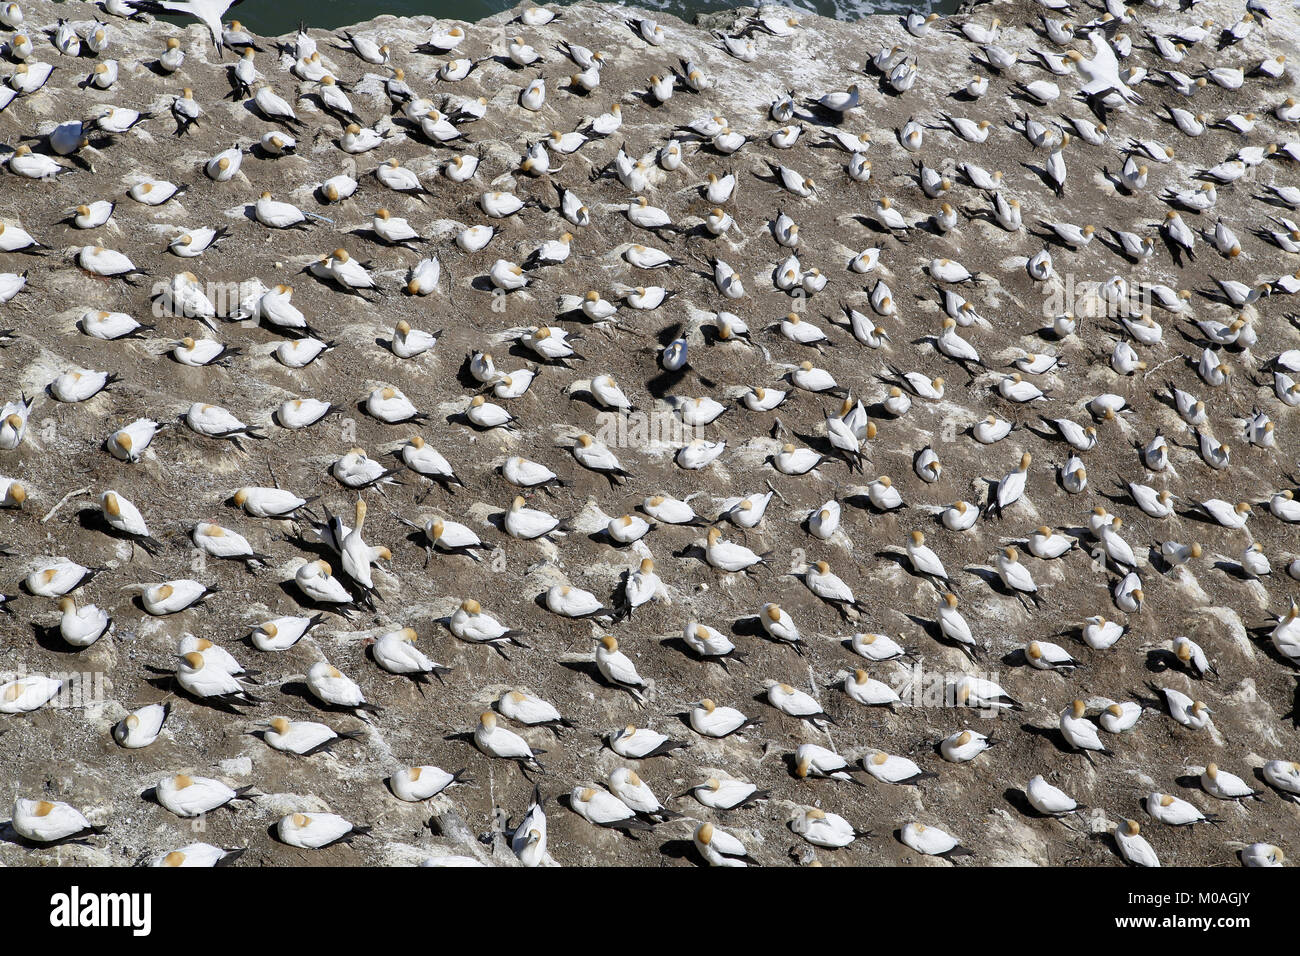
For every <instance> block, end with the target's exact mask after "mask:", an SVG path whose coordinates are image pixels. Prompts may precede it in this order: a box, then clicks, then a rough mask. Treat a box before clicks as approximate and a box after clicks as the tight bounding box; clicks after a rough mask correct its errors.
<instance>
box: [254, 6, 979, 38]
mask: <svg viewBox="0 0 1300 956" xmlns="http://www.w3.org/2000/svg"><path fill="white" fill-rule="evenodd" d="M634 2H635V5H636V6H639V7H643V8H645V9H650V10H662V11H664V12H665V13H671V14H673V15H675V16H678V17H681V18H682V19H684V20H687V21H689V20H691V19H692V18H694V17H695V16H696V15H697V14H699V13H709V12H713V11H717V10H728V9H731V8H733V7H736V6H739V5H743V4H744V3H745V2H746V0H634ZM748 2H749V5H757V3H758V2H759V0H748ZM517 3H518V0H380V2H377V3H366V2H358V0H275V2H273V0H245V2H244V3H242V4H240V5H239V6H238V7H236V8H234V10H233V11H232V14H233V15H234V16H237V17H238V18H239V20H240V21H241V22H242V23H243V24H244V25H245V26H247V27H248V28H249V29H250V30H253V31H255V32H257V33H261V34H264V35H267V36H278V35H279V34H282V33H288V32H290V31H292V30H294V29H295V28H296V27H297V26H298V24H299V22H305V23H306V24H307V25H308V26H313V27H321V28H324V29H328V30H333V29H337V28H338V27H344V26H347V25H348V24H351V23H358V22H360V21H362V20H368V19H370V18H371V17H375V16H378V15H379V14H381V13H391V14H393V15H395V16H432V17H446V18H448V19H455V20H468V21H473V20H481V19H482V18H484V17H488V16H491V15H492V14H494V13H499V12H501V11H502V10H508V9H511V8H512V7H514V6H516V5H517ZM786 5H787V6H790V7H793V8H794V9H795V10H805V11H810V12H815V13H820V14H822V15H823V16H827V17H835V18H837V19H841V20H854V19H858V18H860V17H862V16H865V15H867V14H870V13H891V12H892V13H897V12H900V11H903V10H921V11H923V12H928V11H929V10H931V9H934V10H937V11H939V12H940V13H946V12H951V11H952V10H953V9H955V8H956V6H957V0H795V2H789V3H787V4H786Z"/></svg>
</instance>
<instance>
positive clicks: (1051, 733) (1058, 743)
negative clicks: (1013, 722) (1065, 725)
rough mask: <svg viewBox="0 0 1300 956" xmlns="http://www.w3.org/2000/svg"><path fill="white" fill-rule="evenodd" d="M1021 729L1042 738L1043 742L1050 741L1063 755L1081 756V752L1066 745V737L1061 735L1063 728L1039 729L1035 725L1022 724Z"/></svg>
mask: <svg viewBox="0 0 1300 956" xmlns="http://www.w3.org/2000/svg"><path fill="white" fill-rule="evenodd" d="M1020 729H1021V730H1023V731H1024V732H1025V733H1027V734H1031V735H1032V736H1035V737H1041V738H1042V739H1043V740H1046V741H1048V742H1049V743H1051V745H1052V746H1053V747H1055V748H1056V749H1057V750H1058V751H1060V752H1061V753H1063V754H1072V755H1077V754H1079V751H1077V750H1075V749H1074V748H1073V747H1071V746H1070V745H1069V744H1068V743H1066V740H1065V736H1064V735H1063V734H1062V733H1061V728H1059V727H1037V726H1035V725H1034V724H1021V725H1020Z"/></svg>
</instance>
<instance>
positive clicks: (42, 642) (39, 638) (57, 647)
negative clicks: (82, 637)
mask: <svg viewBox="0 0 1300 956" xmlns="http://www.w3.org/2000/svg"><path fill="white" fill-rule="evenodd" d="M32 632H33V635H34V637H35V639H36V644H37V646H38V647H40V648H42V649H43V650H47V651H50V652H51V653H53V654H77V653H80V652H81V651H83V650H85V648H82V647H75V646H73V645H72V644H69V643H68V642H67V641H65V640H64V639H63V634H62V632H61V631H60V630H59V628H58V626H57V625H56V626H53V627H46V626H44V625H42V624H35V623H34V624H32Z"/></svg>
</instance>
